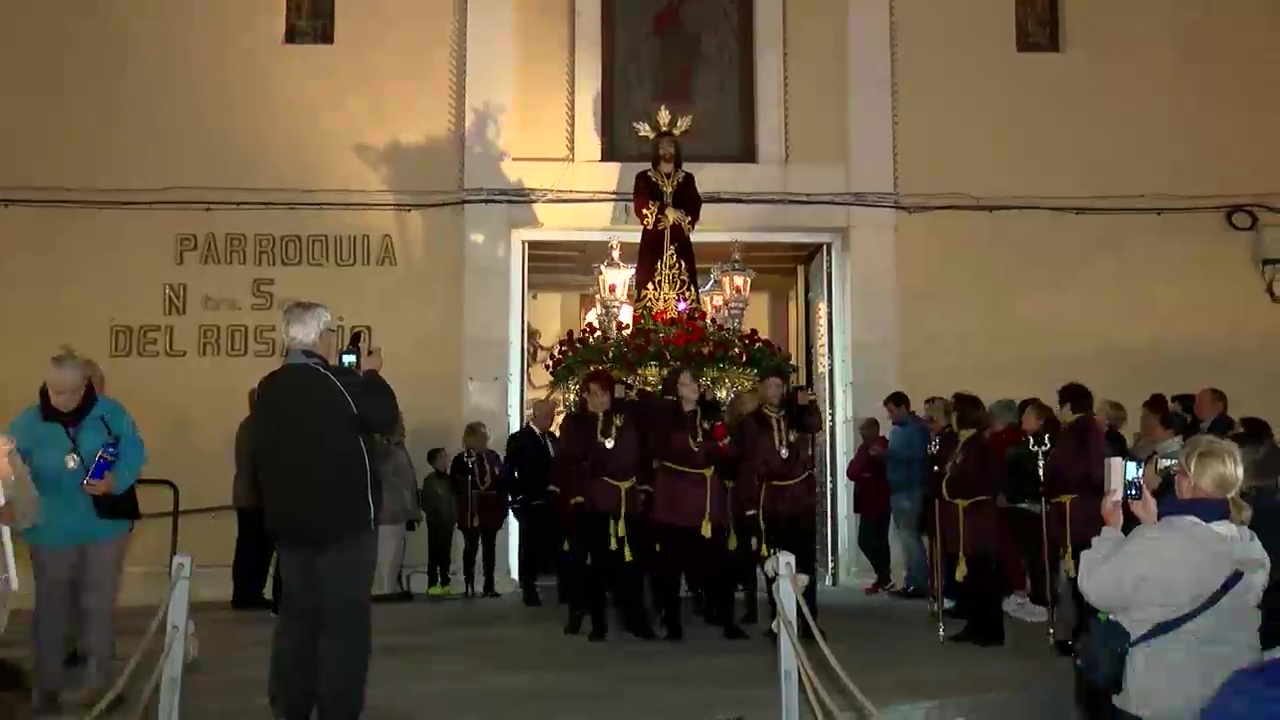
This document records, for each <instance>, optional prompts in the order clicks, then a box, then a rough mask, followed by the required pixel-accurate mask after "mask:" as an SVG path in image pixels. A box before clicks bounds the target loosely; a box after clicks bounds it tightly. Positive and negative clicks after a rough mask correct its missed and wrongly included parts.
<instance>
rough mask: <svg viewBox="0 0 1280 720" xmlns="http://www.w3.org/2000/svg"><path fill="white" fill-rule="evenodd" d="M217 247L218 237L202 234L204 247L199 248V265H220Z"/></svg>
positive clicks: (220, 257)
mask: <svg viewBox="0 0 1280 720" xmlns="http://www.w3.org/2000/svg"><path fill="white" fill-rule="evenodd" d="M219 248H220V246H219V245H218V236H217V235H214V234H213V233H205V234H204V245H203V246H201V248H200V264H201V265H221V264H222V253H221V252H220V249H219Z"/></svg>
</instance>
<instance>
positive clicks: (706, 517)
mask: <svg viewBox="0 0 1280 720" xmlns="http://www.w3.org/2000/svg"><path fill="white" fill-rule="evenodd" d="M662 466H663V467H667V468H671V469H672V470H678V471H680V472H684V473H689V474H691V475H701V476H702V478H703V480H704V481H705V482H706V484H707V499H706V505H705V507H704V508H703V511H702V537H704V538H709V537H711V476H712V475H714V474H715V472H716V469H715V468H714V467H705V468H687V467H682V466H680V465H675V464H672V463H669V462H664V463H662Z"/></svg>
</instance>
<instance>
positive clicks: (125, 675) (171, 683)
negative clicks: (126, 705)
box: [84, 555, 195, 720]
mask: <svg viewBox="0 0 1280 720" xmlns="http://www.w3.org/2000/svg"><path fill="white" fill-rule="evenodd" d="M191 568H192V563H191V556H190V555H175V556H174V557H173V564H172V566H171V568H170V582H169V591H168V593H167V594H166V595H165V598H164V600H163V601H161V603H160V605H159V606H158V607H157V608H156V613H155V615H153V616H152V618H151V623H150V625H148V626H147V632H146V633H145V634H144V635H143V636H142V640H141V641H140V642H139V643H138V647H137V648H135V649H134V651H133V655H131V656H130V657H129V661H128V662H127V663H125V667H124V670H123V671H122V672H121V673H120V677H118V678H116V681H115V683H113V684H112V685H111V689H110V690H108V691H107V693H106V694H105V695H103V696H102V699H101V700H100V701H98V704H97V705H95V706H94V707H93V709H92V710H90V711H89V713H88V714H87V715H85V717H84V720H97V718H99V717H102V716H104V715H105V714H107V712H108V711H109V710H113V709H114V708H113V706H114V705H115V703H116V701H117V698H119V697H120V693H121V691H123V690H124V687H125V685H126V684H128V682H129V679H130V678H131V677H133V673H134V671H136V670H137V668H138V665H139V664H140V663H141V662H142V656H143V655H145V654H146V653H147V650H148V649H149V648H151V646H152V644H153V641H154V640H155V639H156V638H157V637H159V630H160V626H161V624H162V623H163V624H164V627H165V642H164V649H163V650H162V651H161V653H160V657H159V658H158V659H157V660H156V665H155V668H154V669H153V670H152V671H151V675H150V676H149V677H148V679H147V684H146V685H145V686H144V688H143V691H142V693H140V695H139V696H138V699H137V705H136V706H135V708H134V710H133V711H132V712H131V713H129V714H128V715H127V716H126V717H130V718H133V719H134V720H141V718H143V717H146V716H147V715H148V713H147V710H148V707H147V706H148V702H149V701H150V699H151V696H152V695H154V694H155V692H156V688H157V687H159V689H160V702H159V706H160V708H159V713H158V715H157V717H158V718H159V720H178V712H179V705H180V699H181V695H182V672H183V668H184V666H185V665H186V663H188V662H190V661H191V660H193V659H194V654H193V652H192V650H193V648H194V632H195V626H194V625H193V624H192V622H191V620H190V614H191Z"/></svg>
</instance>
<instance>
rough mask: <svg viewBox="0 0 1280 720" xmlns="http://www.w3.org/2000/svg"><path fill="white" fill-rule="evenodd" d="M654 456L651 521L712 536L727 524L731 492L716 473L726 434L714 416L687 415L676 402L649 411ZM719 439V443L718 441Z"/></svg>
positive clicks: (725, 442) (688, 413) (705, 414)
mask: <svg viewBox="0 0 1280 720" xmlns="http://www.w3.org/2000/svg"><path fill="white" fill-rule="evenodd" d="M646 432H647V433H648V436H649V442H650V453H651V455H652V457H653V462H654V469H653V515H652V518H653V521H654V522H655V523H658V524H661V525H672V526H676V527H686V528H698V529H700V530H701V531H702V534H703V536H704V537H711V534H712V531H713V528H726V527H728V525H729V520H730V518H729V493H728V489H727V487H726V486H725V484H724V483H723V482H722V481H721V479H720V473H719V472H717V467H716V466H717V464H719V463H720V462H721V460H722V456H723V454H724V452H725V449H726V447H727V444H728V430H727V429H726V428H725V427H724V425H723V423H722V422H721V419H720V417H719V415H718V414H714V413H712V412H710V411H707V412H705V413H704V412H703V410H702V409H701V408H698V409H695V410H693V411H691V412H684V409H683V408H682V407H681V406H680V405H679V404H678V403H676V402H671V401H663V402H661V404H659V405H658V406H657V407H655V408H654V409H653V412H652V414H651V417H650V422H649V426H648V427H647V428H646ZM717 436H719V437H720V438H723V441H721V440H720V439H718V438H717Z"/></svg>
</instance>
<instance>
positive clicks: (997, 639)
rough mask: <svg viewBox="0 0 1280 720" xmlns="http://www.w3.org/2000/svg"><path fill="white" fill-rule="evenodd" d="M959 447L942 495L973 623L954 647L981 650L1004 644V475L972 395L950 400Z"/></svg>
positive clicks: (983, 412)
mask: <svg viewBox="0 0 1280 720" xmlns="http://www.w3.org/2000/svg"><path fill="white" fill-rule="evenodd" d="M951 407H952V412H953V413H954V417H955V420H954V425H955V428H956V430H957V431H958V433H959V440H960V446H959V447H958V448H956V451H955V454H954V455H953V456H952V457H951V461H950V462H949V463H948V465H947V470H946V473H945V475H944V476H943V480H942V486H941V487H940V488H939V493H940V495H941V512H940V513H939V516H940V518H939V519H940V521H941V526H942V544H943V548H944V552H945V554H946V556H947V557H949V558H954V559H955V565H954V567H955V571H954V577H955V580H956V582H957V583H959V591H960V602H959V611H960V614H961V615H962V616H963V617H964V619H965V620H967V621H968V622H967V623H966V624H965V626H964V629H963V630H961V631H960V632H958V633H956V634H955V635H952V636H951V640H952V642H967V643H973V644H974V645H978V646H981V647H994V646H999V645H1003V644H1004V610H1003V609H1002V607H1001V602H1002V601H1003V599H1004V576H1003V574H1002V571H1001V569H1002V566H1001V563H1000V559H1001V556H1000V510H999V507H998V505H997V504H996V498H997V497H998V496H999V495H1000V494H1001V492H1002V491H1003V488H1002V487H1001V478H1002V477H1003V473H1002V472H1001V471H1000V466H999V464H998V463H997V462H996V458H995V455H994V454H993V452H992V448H991V441H990V439H989V438H988V437H987V435H986V432H985V431H986V429H987V425H988V421H987V408H986V406H985V405H983V404H982V400H980V399H978V398H977V397H976V396H974V395H970V394H968V393H956V394H955V395H953V396H952V397H951Z"/></svg>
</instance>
